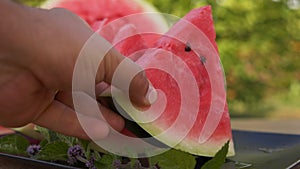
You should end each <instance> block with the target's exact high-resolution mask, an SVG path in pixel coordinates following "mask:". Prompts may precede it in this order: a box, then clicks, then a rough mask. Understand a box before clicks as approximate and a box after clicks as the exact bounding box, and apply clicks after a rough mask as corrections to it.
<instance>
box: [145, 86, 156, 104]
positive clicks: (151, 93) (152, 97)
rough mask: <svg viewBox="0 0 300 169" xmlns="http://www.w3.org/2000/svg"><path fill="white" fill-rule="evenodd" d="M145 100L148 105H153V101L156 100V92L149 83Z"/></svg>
mask: <svg viewBox="0 0 300 169" xmlns="http://www.w3.org/2000/svg"><path fill="white" fill-rule="evenodd" d="M146 99H147V101H148V102H149V103H150V104H153V103H155V101H156V100H157V91H156V90H155V88H154V87H153V86H152V84H151V83H149V87H148V91H147V94H146Z"/></svg>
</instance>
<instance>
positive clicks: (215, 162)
mask: <svg viewBox="0 0 300 169" xmlns="http://www.w3.org/2000/svg"><path fill="white" fill-rule="evenodd" d="M228 147H229V141H227V142H226V143H225V145H224V146H223V147H222V148H221V150H219V151H218V152H217V153H216V155H215V156H214V157H213V158H212V159H211V160H209V161H208V162H207V163H205V164H204V165H203V166H202V167H201V169H212V168H213V169H219V168H221V167H222V165H223V164H224V162H225V160H226V155H227V153H228Z"/></svg>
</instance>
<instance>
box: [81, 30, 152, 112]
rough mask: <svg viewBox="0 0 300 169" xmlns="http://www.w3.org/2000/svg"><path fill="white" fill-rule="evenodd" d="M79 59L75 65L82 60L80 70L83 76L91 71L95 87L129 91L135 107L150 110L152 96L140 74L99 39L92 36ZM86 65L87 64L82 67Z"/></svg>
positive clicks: (108, 44)
mask: <svg viewBox="0 0 300 169" xmlns="http://www.w3.org/2000/svg"><path fill="white" fill-rule="evenodd" d="M80 55H81V56H80V57H79V58H78V61H79V62H77V63H80V60H81V59H82V58H83V59H84V61H83V64H82V65H83V66H84V67H83V68H82V69H80V70H84V71H85V72H87V70H88V69H91V68H92V69H94V70H93V72H97V73H96V83H100V82H102V81H104V82H106V83H108V84H111V85H113V86H115V87H117V88H118V89H120V90H122V91H124V92H126V90H128V89H129V97H130V100H131V101H132V102H133V104H134V105H136V106H138V107H145V106H150V104H151V103H153V102H154V101H155V100H156V92H155V90H154V88H153V87H152V86H151V85H150V83H149V81H148V79H147V77H146V74H145V72H144V70H142V68H141V67H140V66H138V65H137V64H135V63H134V62H133V61H131V60H130V59H128V58H126V57H124V56H123V55H122V54H121V53H119V52H118V51H117V50H116V49H114V48H113V46H112V45H111V44H110V43H109V42H108V41H106V40H105V39H104V38H103V37H101V36H99V35H97V34H94V35H93V36H92V37H91V38H90V39H89V40H88V41H87V42H86V44H85V45H84V47H83V49H82V50H81V54H80ZM86 61H88V62H90V63H84V62H86ZM96 63H100V64H96ZM91 65H93V66H91ZM98 65H99V66H98ZM95 66H96V67H95ZM81 73H82V72H81Z"/></svg>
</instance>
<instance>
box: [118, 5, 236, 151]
mask: <svg viewBox="0 0 300 169" xmlns="http://www.w3.org/2000/svg"><path fill="white" fill-rule="evenodd" d="M215 37H216V34H215V30H214V26H213V18H212V14H211V7H210V6H205V7H202V8H199V9H194V10H192V11H191V12H189V13H188V14H187V15H186V16H185V17H184V18H183V19H182V20H180V21H179V22H177V23H176V24H175V25H174V26H173V27H172V28H171V29H170V30H169V31H168V32H167V33H166V34H165V35H164V36H162V37H161V38H160V39H159V40H158V41H157V43H156V45H155V46H154V47H153V48H151V49H148V50H147V51H146V53H145V54H144V55H143V56H141V57H140V58H139V59H138V60H137V61H136V63H138V64H139V65H140V66H141V67H143V68H144V69H145V71H146V75H147V77H148V78H149V80H150V82H151V83H152V85H153V86H154V87H155V88H156V89H157V92H158V100H157V101H156V102H155V103H154V104H153V106H151V107H150V109H149V110H147V111H146V112H142V113H141V112H140V111H136V110H134V109H133V108H132V107H131V106H128V101H126V100H125V99H124V97H123V98H122V96H116V97H119V98H116V99H117V102H118V104H119V105H120V106H121V107H122V108H123V109H124V110H125V111H126V112H127V113H128V114H129V115H130V116H131V117H132V118H133V119H134V120H135V121H137V123H138V124H139V125H140V126H141V127H142V128H143V129H144V130H145V131H147V132H148V133H150V134H151V135H152V136H154V137H155V138H156V139H158V140H160V141H161V142H163V143H165V144H167V145H168V146H171V147H174V148H177V149H180V150H183V151H186V152H189V153H192V154H195V155H202V156H214V155H215V153H216V152H217V151H218V150H220V149H221V147H222V146H223V145H224V144H225V143H226V142H227V141H228V140H230V144H229V151H228V154H227V155H228V156H232V155H234V147H233V141H232V133H231V126H230V117H229V113H228V107H227V102H226V89H225V80H224V78H225V77H224V74H223V69H222V65H221V63H220V58H219V54H218V49H217V44H216V42H215ZM123 43H126V42H123ZM119 50H120V52H122V53H124V51H123V50H127V49H125V48H119ZM129 57H130V56H129ZM147 113H148V114H147Z"/></svg>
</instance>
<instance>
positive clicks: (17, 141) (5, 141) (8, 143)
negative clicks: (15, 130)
mask: <svg viewBox="0 0 300 169" xmlns="http://www.w3.org/2000/svg"><path fill="white" fill-rule="evenodd" d="M29 145H30V144H29V141H28V140H27V139H26V138H24V137H23V136H21V135H18V134H13V135H8V136H4V137H1V138H0V152H5V153H9V154H18V155H27V153H26V149H27V147H28V146H29Z"/></svg>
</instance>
